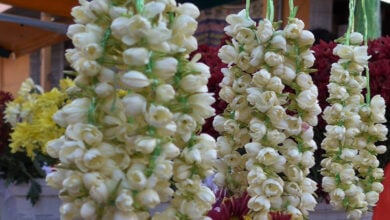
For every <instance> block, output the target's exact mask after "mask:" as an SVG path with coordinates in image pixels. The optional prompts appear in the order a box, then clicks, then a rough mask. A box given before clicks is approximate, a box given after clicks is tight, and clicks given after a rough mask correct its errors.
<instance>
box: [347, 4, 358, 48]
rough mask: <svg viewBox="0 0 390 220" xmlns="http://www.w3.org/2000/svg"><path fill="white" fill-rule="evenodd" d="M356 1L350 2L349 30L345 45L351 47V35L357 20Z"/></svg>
mask: <svg viewBox="0 0 390 220" xmlns="http://www.w3.org/2000/svg"><path fill="white" fill-rule="evenodd" d="M355 4H356V2H355V0H349V18H348V29H347V33H346V35H345V44H346V45H349V41H350V38H351V33H352V32H353V26H354V20H355Z"/></svg>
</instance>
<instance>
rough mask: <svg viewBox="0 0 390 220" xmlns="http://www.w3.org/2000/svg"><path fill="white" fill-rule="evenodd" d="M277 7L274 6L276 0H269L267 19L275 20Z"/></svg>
mask: <svg viewBox="0 0 390 220" xmlns="http://www.w3.org/2000/svg"><path fill="white" fill-rule="evenodd" d="M274 11H275V7H274V1H273V0H268V2H267V14H266V19H267V20H269V21H273V20H274V16H275V15H274V14H275V12H274Z"/></svg>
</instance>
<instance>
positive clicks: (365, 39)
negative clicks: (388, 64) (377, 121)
mask: <svg viewBox="0 0 390 220" xmlns="http://www.w3.org/2000/svg"><path fill="white" fill-rule="evenodd" d="M362 9H363V17H364V45H365V46H367V45H368V19H367V10H366V1H365V0H362ZM365 69H366V84H367V92H366V103H367V104H368V105H369V104H370V103H371V88H370V69H369V67H368V64H367V65H366V66H365Z"/></svg>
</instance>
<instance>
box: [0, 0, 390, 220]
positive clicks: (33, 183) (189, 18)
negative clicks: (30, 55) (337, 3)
mask: <svg viewBox="0 0 390 220" xmlns="http://www.w3.org/2000/svg"><path fill="white" fill-rule="evenodd" d="M265 2H266V4H265V5H264V7H265V10H264V11H265V14H264V17H263V18H262V19H254V18H252V16H251V12H250V7H251V1H249V0H247V1H246V2H245V3H246V4H245V5H244V7H243V8H242V10H240V11H239V12H238V13H232V14H227V15H226V23H227V24H226V26H225V27H224V34H225V37H224V38H223V39H222V40H221V43H220V45H218V46H217V47H214V46H210V45H205V44H201V45H198V40H197V38H196V37H195V32H196V30H197V28H198V22H197V19H198V17H199V15H200V11H199V8H198V7H197V6H196V4H192V3H188V2H187V3H178V2H176V1H175V0H134V1H125V0H91V1H86V0H80V1H79V3H78V4H77V5H75V6H74V7H72V9H71V12H70V15H71V16H72V17H73V19H74V23H73V24H71V25H70V26H69V28H68V30H67V37H69V39H71V41H72V45H73V47H72V48H69V49H67V50H66V53H65V57H66V59H67V61H68V62H69V64H70V66H71V67H72V72H71V73H69V76H71V79H70V78H64V79H62V80H61V81H60V84H59V85H60V86H59V88H53V89H51V90H49V91H44V90H43V89H42V87H40V86H39V85H37V84H36V82H34V81H33V80H32V79H31V78H29V79H26V80H25V81H24V82H23V83H22V85H21V87H20V90H19V92H18V94H17V95H16V96H15V97H12V95H10V94H8V93H6V92H4V93H1V96H0V98H1V99H0V100H1V105H0V107H1V108H2V114H4V116H3V118H4V120H3V123H2V124H1V126H2V131H4V132H2V139H1V140H0V141H1V144H2V150H3V152H2V153H3V155H2V156H0V161H1V164H0V168H1V171H2V172H3V173H2V175H3V176H4V178H5V179H7V181H8V182H9V183H15V184H18V183H21V182H24V183H30V185H29V187H30V191H28V192H27V194H28V198H29V199H30V200H31V202H32V203H33V204H34V203H36V202H37V201H38V199H39V195H40V192H41V191H40V190H41V185H40V184H38V182H39V180H37V178H41V179H42V178H45V182H44V183H43V182H42V181H41V182H40V183H41V184H42V183H43V184H46V185H47V186H49V187H51V188H52V189H53V190H54V192H56V193H58V194H57V197H56V198H57V201H58V205H59V207H58V208H56V209H55V212H56V213H57V214H58V215H55V216H56V217H54V218H61V219H89V220H92V219H109V220H111V219H113V220H122V219H123V220H125V219H134V220H138V219H139V220H142V219H145V220H146V219H151V220H160V219H161V220H165V219H166V220H171V219H178V220H185V219H194V220H198V219H199V220H200V219H205V220H206V219H215V220H218V219H244V220H248V219H256V220H262V219H264V220H268V219H273V220H278V219H279V220H280V219H314V220H316V219H317V220H321V219H325V218H327V219H329V218H331V219H370V218H371V217H372V212H373V210H374V207H375V206H376V204H377V203H378V201H379V200H380V198H381V197H383V196H382V194H381V193H382V191H384V186H383V184H382V181H383V179H384V170H383V167H384V166H385V164H386V163H387V155H388V154H387V152H386V150H387V143H388V142H387V136H388V126H387V125H388V124H386V123H387V120H386V116H387V115H386V104H387V103H389V97H390V96H389V95H388V91H387V89H388V88H387V87H385V86H381V85H383V82H386V81H388V79H387V78H388V76H387V75H388V74H385V73H387V72H388V70H390V68H386V67H387V66H388V64H389V65H390V62H389V60H390V53H389V51H390V50H388V48H389V46H385V45H389V39H388V37H383V38H379V39H375V40H369V38H368V32H369V31H368V29H369V28H368V23H367V21H368V19H367V17H369V16H370V13H369V12H367V8H366V4H365V1H364V0H362V4H359V5H360V6H361V7H362V8H361V13H362V16H363V17H364V18H363V19H362V21H363V23H362V24H363V26H364V28H363V31H361V32H357V30H355V27H354V24H355V21H356V20H357V18H356V16H357V15H356V14H355V11H356V8H357V7H358V6H357V4H356V3H357V1H356V0H349V11H348V14H349V17H348V28H347V30H346V31H345V33H344V34H343V36H341V37H340V38H338V39H336V40H335V41H332V42H324V41H320V43H319V44H316V45H314V43H315V40H316V39H315V36H314V35H313V33H312V32H311V31H309V30H308V29H307V27H306V26H305V23H304V21H303V20H301V19H300V18H299V17H298V16H297V12H298V10H299V9H298V7H297V5H295V4H294V1H293V0H289V1H286V2H287V3H288V9H289V10H288V17H287V18H285V20H283V21H279V20H277V18H276V16H275V13H276V9H275V5H274V1H273V0H267V1H265ZM359 10H360V9H359ZM389 67H390V66H389ZM386 71H387V72H386ZM22 161H23V162H22ZM24 161H25V162H24ZM12 167H18V168H20V169H15V170H13V169H12ZM42 167H45V168H46V169H47V170H46V171H47V172H46V173H45V172H44V171H43V170H42V169H41V168H42ZM30 168H33V169H32V170H31V169H30ZM45 187H46V186H45ZM385 187H386V186H385ZM42 195H44V193H43V194H42ZM381 201H383V200H381ZM381 201H380V202H379V203H378V204H381ZM378 207H381V206H378ZM330 209H334V210H337V211H336V215H334V216H333V215H331V214H330V212H329V210H330ZM3 211H4V210H1V212H3ZM43 215H47V216H46V217H47V219H51V218H53V216H50V217H49V215H50V214H47V213H46V214H43ZM374 216H375V215H374ZM376 216H378V214H377V215H376ZM15 218H16V217H15Z"/></svg>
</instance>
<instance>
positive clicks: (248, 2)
mask: <svg viewBox="0 0 390 220" xmlns="http://www.w3.org/2000/svg"><path fill="white" fill-rule="evenodd" d="M250 5H251V0H246V4H245V12H246V18H247V19H250V15H249V10H250Z"/></svg>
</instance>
